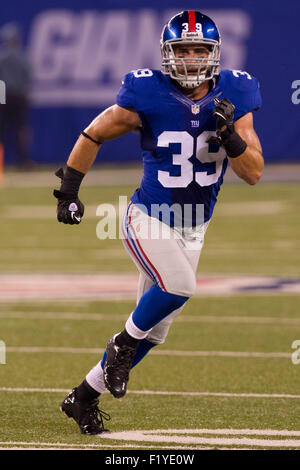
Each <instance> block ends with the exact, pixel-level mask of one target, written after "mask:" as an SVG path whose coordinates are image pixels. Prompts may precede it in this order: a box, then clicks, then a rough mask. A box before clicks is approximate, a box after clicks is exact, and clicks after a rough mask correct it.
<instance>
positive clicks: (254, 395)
mask: <svg viewBox="0 0 300 470" xmlns="http://www.w3.org/2000/svg"><path fill="white" fill-rule="evenodd" d="M0 392H12V393H18V392H21V393H26V392H29V393H69V392H70V389H68V388H27V387H25V388H24V387H0ZM127 393H129V394H135V395H167V396H169V395H172V396H190V397H225V398H292V399H293V398H296V399H299V398H300V395H292V394H287V393H226V392H176V391H174V392H172V391H157V390H128V391H127Z"/></svg>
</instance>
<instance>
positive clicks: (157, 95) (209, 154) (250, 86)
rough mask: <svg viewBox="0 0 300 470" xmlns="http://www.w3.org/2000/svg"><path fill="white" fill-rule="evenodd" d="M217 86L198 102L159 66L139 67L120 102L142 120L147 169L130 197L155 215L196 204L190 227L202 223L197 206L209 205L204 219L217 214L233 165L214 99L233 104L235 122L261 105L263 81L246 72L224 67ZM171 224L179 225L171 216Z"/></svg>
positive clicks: (121, 93) (126, 81) (125, 83)
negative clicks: (219, 128) (219, 137)
mask: <svg viewBox="0 0 300 470" xmlns="http://www.w3.org/2000/svg"><path fill="white" fill-rule="evenodd" d="M213 85H214V86H213V87H212V88H211V90H210V91H209V93H208V94H207V95H206V96H204V97H203V98H201V99H200V100H196V101H193V100H191V99H190V98H188V97H187V96H185V95H184V94H183V93H182V92H181V91H180V90H179V88H178V87H177V86H176V85H175V84H174V83H173V82H172V80H171V79H170V78H169V76H167V75H164V74H163V73H162V72H160V71H158V70H150V69H144V70H136V71H133V72H130V73H129V74H127V75H126V76H125V78H124V81H123V82H122V86H121V88H120V90H119V93H118V95H117V104H118V105H119V106H121V107H123V108H133V109H134V110H135V111H136V112H137V113H138V115H139V117H140V119H141V122H142V129H141V147H142V151H143V152H142V156H143V164H144V173H143V178H142V181H141V185H140V188H139V189H137V190H136V191H135V192H134V194H133V195H132V196H131V200H132V202H133V203H134V204H142V205H143V206H144V207H146V208H147V212H148V214H149V215H152V216H153V215H154V216H156V214H155V213H154V214H153V210H151V209H152V207H157V206H158V205H162V204H166V205H167V206H176V207H182V209H183V208H184V207H185V205H188V207H191V208H192V209H191V220H190V223H188V224H187V225H197V209H196V207H197V205H198V206H199V205H202V208H204V221H207V220H209V219H210V218H211V216H212V213H213V209H214V206H215V203H216V201H217V195H218V192H219V189H220V186H221V184H222V182H223V177H224V174H225V171H226V168H227V164H228V160H227V157H226V152H225V150H224V149H223V148H222V147H220V146H219V145H218V140H217V139H216V119H215V118H214V117H213V115H212V112H213V109H214V108H215V104H214V98H215V97H218V98H219V99H223V98H227V99H229V100H230V101H231V102H232V103H233V104H234V106H235V114H234V121H236V120H237V119H239V118H240V117H241V116H243V115H244V114H246V113H248V112H251V111H253V110H256V109H258V108H259V107H260V105H261V96H260V91H259V84H258V81H257V80H256V79H255V78H254V77H252V76H251V75H249V74H248V73H247V72H241V71H233V70H222V71H221V72H220V75H219V77H216V78H215V80H214V84H213ZM183 210H184V209H183ZM157 217H159V218H160V217H161V216H160V212H159V211H158V213H157ZM169 223H170V225H174V220H173V218H172V217H171V219H170V221H169Z"/></svg>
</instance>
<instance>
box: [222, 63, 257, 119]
mask: <svg viewBox="0 0 300 470" xmlns="http://www.w3.org/2000/svg"><path fill="white" fill-rule="evenodd" d="M228 73H230V80H229V82H230V94H231V101H232V103H233V104H234V105H235V113H234V120H235V121H236V120H237V119H239V118H240V117H242V116H244V115H245V114H247V113H250V112H252V111H257V110H258V109H259V108H260V107H261V104H262V99H261V93H260V86H259V82H258V80H257V79H256V78H255V77H253V76H252V75H250V74H249V73H248V72H244V71H241V70H230V71H228Z"/></svg>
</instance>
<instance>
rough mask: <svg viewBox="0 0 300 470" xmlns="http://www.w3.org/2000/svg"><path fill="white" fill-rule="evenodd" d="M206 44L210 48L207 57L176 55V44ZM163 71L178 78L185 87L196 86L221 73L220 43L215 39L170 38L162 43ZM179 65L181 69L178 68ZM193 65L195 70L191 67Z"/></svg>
mask: <svg viewBox="0 0 300 470" xmlns="http://www.w3.org/2000/svg"><path fill="white" fill-rule="evenodd" d="M176 45H189V46H191V45H193V46H205V47H207V48H208V49H209V54H208V56H207V57H199V58H196V57H193V58H189V57H185V58H181V57H176V54H175V50H174V46H176ZM161 54H162V72H163V73H164V74H166V75H169V76H170V77H171V78H172V79H173V80H176V81H177V82H178V83H179V85H181V86H182V87H184V88H195V87H198V86H200V85H201V83H203V82H204V81H206V80H211V79H212V78H213V76H214V75H217V74H218V73H219V66H220V43H219V42H218V41H215V40H213V39H204V38H202V39H198V38H197V39H196V38H195V39H189V40H188V41H187V40H186V41H184V40H182V39H170V40H167V41H165V42H164V43H162V44H161ZM178 67H180V68H181V70H180V71H179V70H178ZM191 67H193V69H195V70H193V71H189V68H191Z"/></svg>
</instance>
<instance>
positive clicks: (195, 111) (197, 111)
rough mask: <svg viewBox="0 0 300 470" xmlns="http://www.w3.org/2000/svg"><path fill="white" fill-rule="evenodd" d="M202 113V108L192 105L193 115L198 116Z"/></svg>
mask: <svg viewBox="0 0 300 470" xmlns="http://www.w3.org/2000/svg"><path fill="white" fill-rule="evenodd" d="M199 112H200V106H199V105H198V104H193V105H192V113H193V114H198V113H199Z"/></svg>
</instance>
